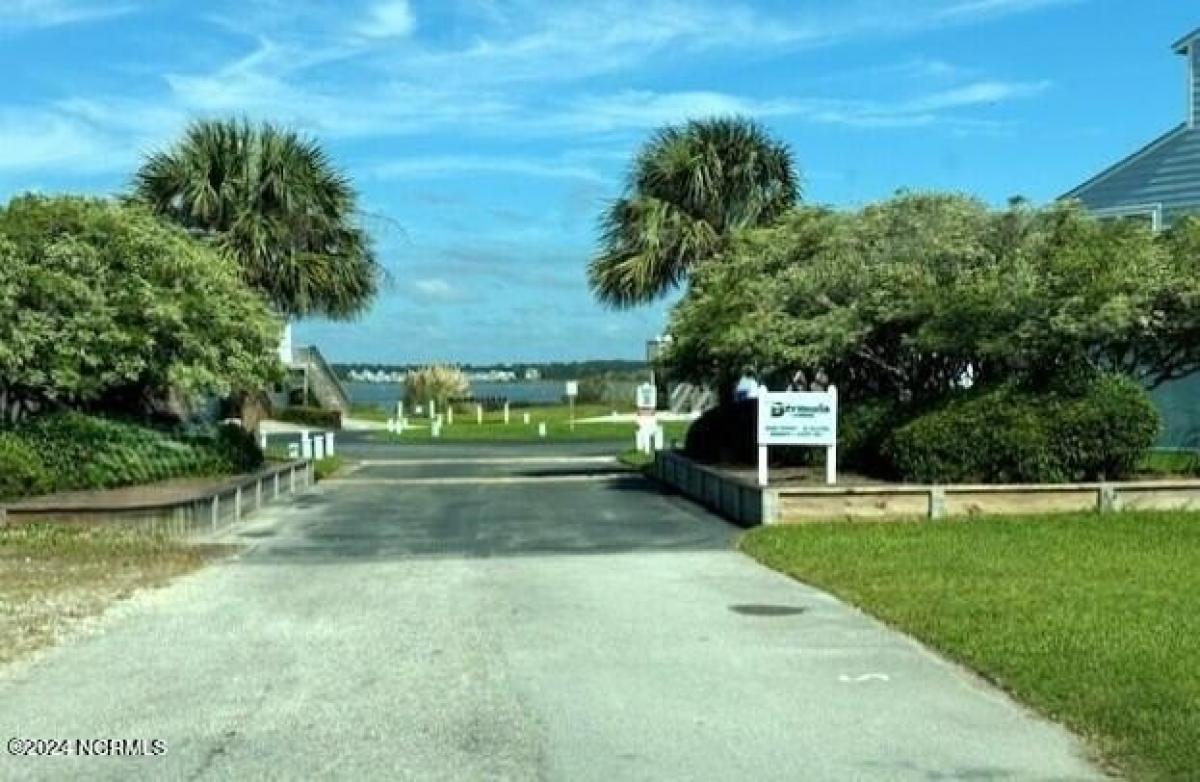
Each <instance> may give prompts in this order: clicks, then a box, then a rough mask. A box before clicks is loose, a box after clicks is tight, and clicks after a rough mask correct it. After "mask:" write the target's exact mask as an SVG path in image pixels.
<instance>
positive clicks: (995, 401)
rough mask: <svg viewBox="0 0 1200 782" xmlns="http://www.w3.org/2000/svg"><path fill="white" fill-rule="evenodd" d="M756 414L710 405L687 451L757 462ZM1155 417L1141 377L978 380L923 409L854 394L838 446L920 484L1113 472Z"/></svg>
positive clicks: (1122, 469)
mask: <svg viewBox="0 0 1200 782" xmlns="http://www.w3.org/2000/svg"><path fill="white" fill-rule="evenodd" d="M756 423H757V406H756V403H755V402H753V401H748V402H739V403H734V404H730V405H726V406H723V407H719V408H716V409H714V410H710V411H709V412H707V413H705V414H704V416H702V417H701V418H700V419H699V420H698V421H696V422H695V423H694V424H693V425H692V427H691V429H690V430H689V431H688V436H687V443H686V452H687V454H688V455H689V456H690V457H692V458H694V459H697V460H700V461H703V462H709V463H723V464H753V463H754V461H755V458H756V455H755V451H756V442H755V437H756V434H755V432H756ZM1159 426H1160V418H1159V414H1158V411H1157V410H1156V409H1155V407H1154V405H1153V403H1152V402H1151V401H1150V397H1149V395H1148V394H1147V393H1146V391H1145V390H1144V389H1143V388H1142V387H1141V386H1139V385H1138V384H1137V383H1135V382H1134V381H1132V380H1130V379H1128V378H1124V377H1116V376H1110V375H1104V376H1098V377H1095V378H1092V379H1091V380H1088V381H1085V382H1082V383H1081V384H1079V385H1078V386H1077V387H1074V388H1069V389H1058V390H1043V391H1036V392H1035V391H1029V390H1024V389H1020V388H1017V387H1015V386H1012V385H1001V386H999V387H993V388H987V389H975V390H972V391H968V392H964V393H963V394H962V395H960V396H959V397H957V398H955V399H952V400H950V401H949V402H947V403H945V404H943V405H942V406H941V407H939V408H937V409H934V410H932V411H926V412H924V413H921V414H917V413H914V412H912V411H905V410H903V409H902V408H900V407H898V406H896V405H894V404H889V403H885V402H874V401H857V402H853V403H848V404H846V405H845V406H844V407H843V409H842V410H841V418H840V419H839V421H838V429H839V431H838V451H839V454H838V455H839V461H840V463H841V466H842V467H843V468H844V469H848V470H853V471H855V472H859V473H862V474H865V475H871V476H874V477H878V478H885V479H892V480H903V481H913V482H919V483H971V482H979V483H1009V482H1012V483H1055V482H1068V481H1092V480H1105V479H1108V480H1111V479H1116V478H1121V477H1124V476H1126V475H1128V474H1130V473H1131V472H1132V471H1133V469H1134V467H1135V466H1136V464H1137V462H1138V460H1139V459H1140V458H1141V456H1142V455H1143V454H1145V453H1146V452H1147V451H1148V450H1149V449H1150V447H1151V445H1153V443H1154V440H1155V437H1156V436H1157V434H1158V430H1159ZM771 458H772V461H773V462H774V463H776V464H783V465H805V464H812V463H813V462H814V461H816V460H817V459H819V449H813V448H808V449H787V448H781V449H773V451H772V457H771Z"/></svg>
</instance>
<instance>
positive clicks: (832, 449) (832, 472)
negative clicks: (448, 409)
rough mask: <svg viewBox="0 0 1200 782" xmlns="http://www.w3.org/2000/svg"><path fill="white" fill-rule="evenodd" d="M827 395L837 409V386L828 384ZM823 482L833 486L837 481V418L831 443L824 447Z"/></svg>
mask: <svg viewBox="0 0 1200 782" xmlns="http://www.w3.org/2000/svg"><path fill="white" fill-rule="evenodd" d="M828 394H829V396H830V397H831V398H832V401H833V409H834V410H835V411H836V410H837V409H838V404H837V401H838V392H837V386H830V387H829V390H828ZM825 483H827V484H829V485H830V486H833V485H834V484H836V483H837V419H836V418H835V419H834V433H833V444H832V445H829V446H828V447H827V448H826V449H825Z"/></svg>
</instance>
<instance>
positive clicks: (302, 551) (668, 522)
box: [246, 474, 738, 564]
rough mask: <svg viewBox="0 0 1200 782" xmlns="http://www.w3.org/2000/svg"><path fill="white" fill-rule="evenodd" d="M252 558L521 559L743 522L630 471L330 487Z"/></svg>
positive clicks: (730, 532)
mask: <svg viewBox="0 0 1200 782" xmlns="http://www.w3.org/2000/svg"><path fill="white" fill-rule="evenodd" d="M294 507H295V508H296V510H297V513H296V514H295V516H294V517H293V518H289V519H288V520H287V522H286V523H285V524H284V525H281V526H280V528H279V529H278V530H276V533H277V534H275V535H273V536H271V535H265V534H263V533H261V532H258V533H256V537H251V536H247V537H248V538H250V539H251V540H255V541H256V542H257V543H258V544H259V545H258V547H257V548H256V549H255V550H254V551H253V552H252V553H251V554H250V555H249V556H248V557H247V559H246V561H247V562H258V563H263V564H268V563H271V562H280V561H286V562H295V561H298V560H299V561H304V562H312V563H317V564H321V563H329V564H339V563H344V562H346V561H348V560H380V559H403V558H408V557H459V558H461V557H519V556H544V555H552V554H578V555H587V554H612V553H623V552H634V551H639V552H645V551H704V550H718V549H727V548H729V547H730V546H731V545H732V543H733V540H734V538H735V536H736V535H737V534H738V530H737V529H736V528H735V527H733V526H732V525H729V524H727V523H725V522H724V521H723V520H721V519H719V518H717V517H715V516H713V515H711V514H710V513H708V512H706V511H705V510H703V509H702V508H700V507H698V506H696V505H693V504H692V503H690V502H688V501H687V500H684V499H682V498H680V497H677V496H673V495H670V494H667V493H666V492H664V491H662V490H661V489H659V487H658V486H656V485H655V484H653V483H651V482H650V481H648V480H646V479H645V478H642V477H641V476H640V475H636V474H631V475H630V476H629V477H628V478H613V479H610V480H602V481H595V482H591V481H587V482H579V483H561V482H546V483H536V482H535V483H525V484H513V485H451V486H399V485H376V484H363V485H352V484H340V485H332V486H331V487H329V488H326V489H324V490H322V491H318V492H315V493H312V494H308V495H304V496H302V497H298V498H297V500H296V502H295V506H294Z"/></svg>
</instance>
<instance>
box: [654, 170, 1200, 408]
mask: <svg viewBox="0 0 1200 782" xmlns="http://www.w3.org/2000/svg"><path fill="white" fill-rule="evenodd" d="M670 331H671V333H672V335H673V336H674V337H675V348H674V349H673V350H672V351H671V354H670V357H669V359H670V360H671V361H672V363H673V366H674V370H675V372H676V373H677V374H678V375H680V376H682V377H686V378H688V379H692V380H695V381H701V382H713V381H716V382H720V383H724V382H726V381H727V380H728V376H729V375H730V374H731V373H732V374H736V373H740V372H741V371H742V370H743V369H747V368H751V369H753V370H754V371H756V372H758V373H759V374H760V375H763V376H765V377H766V378H768V379H773V380H774V381H775V382H777V383H786V382H787V381H788V380H790V378H791V376H792V374H793V373H795V372H796V371H798V370H800V371H803V372H805V374H806V375H807V376H809V377H812V376H813V375H814V374H815V373H816V372H818V371H824V372H825V373H826V374H827V375H828V376H829V377H830V378H831V379H832V380H833V381H834V382H836V383H837V384H838V385H839V387H840V389H841V390H842V392H843V394H845V395H847V396H848V398H851V399H855V398H877V399H886V400H891V401H893V402H896V403H899V404H902V405H912V406H921V405H925V404H930V403H935V402H937V401H938V400H940V399H942V398H943V397H944V396H945V395H946V394H948V393H951V392H953V391H955V390H957V389H959V388H961V387H962V385H963V384H964V382H966V381H968V380H969V381H971V382H973V383H975V384H977V385H978V384H993V383H998V382H1003V381H1007V380H1012V379H1015V380H1018V381H1020V382H1023V383H1028V384H1031V385H1034V386H1037V385H1044V384H1045V383H1047V382H1050V381H1051V380H1053V379H1054V378H1055V377H1058V376H1061V375H1064V374H1070V373H1072V372H1076V371H1078V370H1080V369H1086V370H1091V371H1095V370H1103V371H1115V372H1119V373H1123V374H1127V375H1133V376H1136V377H1138V378H1140V379H1142V380H1144V381H1146V382H1148V383H1150V384H1153V383H1157V382H1160V381H1162V380H1165V379H1168V378H1171V377H1176V376H1179V375H1182V374H1186V373H1188V372H1191V371H1193V370H1195V369H1196V368H1198V367H1200V222H1185V223H1183V224H1181V225H1179V226H1177V227H1176V228H1174V229H1173V230H1172V231H1171V232H1169V233H1167V234H1164V235H1161V236H1156V235H1154V234H1152V233H1151V232H1150V231H1149V230H1147V229H1146V228H1145V227H1143V226H1140V225H1137V224H1133V223H1125V222H1119V221H1098V220H1095V219H1093V218H1091V217H1089V216H1087V215H1086V214H1085V213H1083V212H1082V211H1080V210H1079V209H1078V208H1076V207H1072V206H1063V205H1056V206H1053V207H1050V208H1048V209H1045V210H1040V211H1038V210H1033V209H1030V208H1028V207H1026V206H1024V205H1023V204H1015V205H1013V206H1012V207H1011V208H1009V209H1007V210H1005V211H1001V212H996V211H992V210H989V209H988V208H987V207H986V206H985V205H984V204H982V203H980V202H978V201H975V200H973V199H969V198H965V197H962V196H955V195H942V194H911V193H910V194H901V195H900V196H897V197H896V198H893V199H891V200H889V201H885V202H882V203H880V204H875V205H872V206H869V207H867V208H865V209H863V210H862V211H860V212H857V213H840V214H834V213H829V212H823V211H820V210H812V209H796V210H793V211H792V212H790V213H789V214H788V215H786V216H785V217H783V218H781V219H780V220H779V221H778V222H777V223H776V224H775V225H773V226H771V227H768V228H757V229H750V230H745V231H741V232H738V233H737V234H735V236H734V237H733V238H732V240H731V241H730V242H729V243H728V246H727V247H726V248H725V249H724V250H722V252H721V253H720V254H719V255H718V257H717V259H716V260H714V261H711V262H707V263H704V264H701V265H700V266H699V267H697V269H696V271H695V272H694V275H693V278H692V285H691V289H690V291H689V294H688V295H687V296H686V297H685V298H684V300H683V301H682V302H680V304H679V305H678V306H677V307H676V309H675V311H674V313H673V315H672V322H671V326H670Z"/></svg>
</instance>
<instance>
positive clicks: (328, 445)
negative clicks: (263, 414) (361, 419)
mask: <svg viewBox="0 0 1200 782" xmlns="http://www.w3.org/2000/svg"><path fill="white" fill-rule="evenodd" d="M659 432H660V433H661V432H662V429H659ZM325 455H326V456H333V432H326V433H325Z"/></svg>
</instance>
